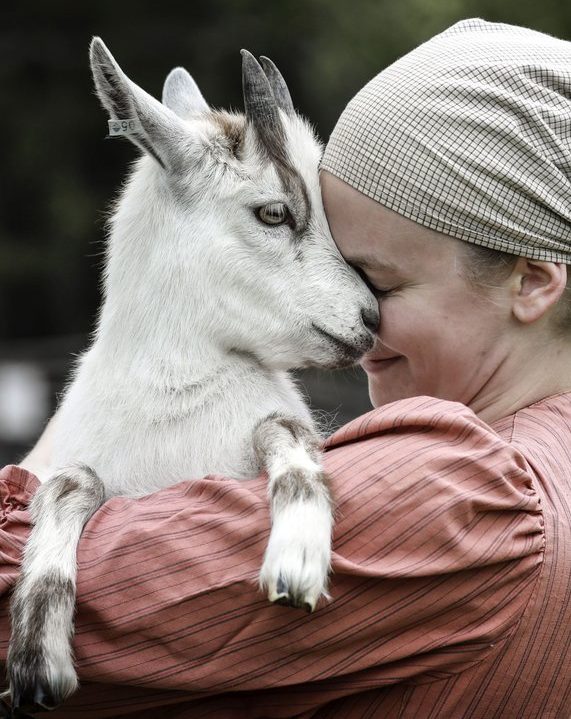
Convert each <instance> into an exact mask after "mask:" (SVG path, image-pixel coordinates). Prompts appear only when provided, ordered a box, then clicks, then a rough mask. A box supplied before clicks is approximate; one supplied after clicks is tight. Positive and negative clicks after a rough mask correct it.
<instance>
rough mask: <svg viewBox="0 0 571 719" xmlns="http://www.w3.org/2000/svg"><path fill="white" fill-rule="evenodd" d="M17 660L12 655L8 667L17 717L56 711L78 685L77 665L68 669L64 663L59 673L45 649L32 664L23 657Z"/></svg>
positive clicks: (13, 713)
mask: <svg viewBox="0 0 571 719" xmlns="http://www.w3.org/2000/svg"><path fill="white" fill-rule="evenodd" d="M14 654H16V652H14ZM16 656H17V655H16ZM14 659H15V657H12V658H11V660H9V661H8V667H7V669H8V675H9V677H10V692H9V696H10V699H11V701H10V703H11V708H12V717H14V719H16V717H26V716H27V712H30V713H33V714H35V713H36V712H48V711H52V710H53V709H55V708H56V707H58V706H59V705H60V704H62V703H63V702H64V701H65V699H67V697H68V696H69V695H70V694H72V693H73V692H74V691H75V689H76V688H77V677H76V675H75V671H74V670H73V667H68V668H67V671H65V670H64V668H63V666H62V665H60V666H59V671H57V672H56V671H54V670H53V666H54V665H53V664H52V663H49V662H46V659H45V657H44V656H43V653H42V652H41V651H39V652H38V654H37V655H36V656H35V657H34V661H33V664H32V666H30V665H29V664H28V663H27V662H26V661H23V660H22V659H21V658H20V657H18V658H17V659H16V660H14ZM48 677H50V679H48Z"/></svg>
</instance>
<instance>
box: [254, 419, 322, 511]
mask: <svg viewBox="0 0 571 719" xmlns="http://www.w3.org/2000/svg"><path fill="white" fill-rule="evenodd" d="M253 440H254V451H255V453H256V457H257V459H258V461H259V463H260V465H261V466H265V465H266V462H267V459H268V455H269V454H270V453H271V452H275V451H276V449H277V450H278V451H283V452H287V450H288V449H293V448H294V447H302V448H303V449H304V450H305V451H306V452H307V454H308V456H309V457H310V459H311V460H313V461H314V462H316V463H318V462H319V460H320V454H319V450H320V443H319V438H318V437H317V436H316V434H315V432H314V431H313V429H311V427H308V426H307V425H306V424H305V423H304V422H302V421H301V420H298V419H296V418H294V417H288V416H286V415H281V414H280V413H279V412H274V413H273V414H271V415H269V416H268V417H266V418H265V419H263V420H262V421H261V422H260V423H259V424H258V426H257V427H256V429H255V431H254V438H253ZM269 493H270V498H271V500H272V504H273V505H274V507H275V505H276V504H278V505H281V506H284V505H287V504H290V503H292V502H296V501H310V500H312V499H316V498H317V497H322V498H325V499H326V500H327V501H328V502H331V501H332V497H331V489H330V481H329V477H328V476H327V474H325V472H323V471H322V470H321V469H319V470H317V471H315V472H312V471H310V470H307V469H303V468H301V467H295V466H294V467H291V468H290V469H287V470H286V471H285V472H284V473H283V474H281V475H279V476H277V477H272V478H271V481H270V487H269Z"/></svg>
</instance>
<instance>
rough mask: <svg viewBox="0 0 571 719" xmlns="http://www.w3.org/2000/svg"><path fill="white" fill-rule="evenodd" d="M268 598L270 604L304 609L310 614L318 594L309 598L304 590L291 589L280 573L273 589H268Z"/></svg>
mask: <svg viewBox="0 0 571 719" xmlns="http://www.w3.org/2000/svg"><path fill="white" fill-rule="evenodd" d="M268 599H269V600H270V602H272V604H279V605H280V606H282V607H295V608H296V609H304V610H305V611H306V612H307V613H308V614H311V612H313V610H314V609H315V605H316V604H317V599H318V596H317V597H315V596H314V597H312V598H311V600H310V599H309V598H308V597H307V595H306V594H305V592H303V591H301V592H296V591H294V590H291V589H290V588H289V585H288V583H287V581H286V580H284V579H283V577H282V576H281V575H280V576H279V577H278V580H277V582H276V586H275V589H272V588H270V589H269V592H268Z"/></svg>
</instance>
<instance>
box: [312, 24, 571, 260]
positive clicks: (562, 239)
mask: <svg viewBox="0 0 571 719" xmlns="http://www.w3.org/2000/svg"><path fill="white" fill-rule="evenodd" d="M322 167H323V169H325V170H328V171H329V172H331V173H332V174H333V175H336V176H337V177H338V178H340V179H341V180H344V181H345V182H347V183H348V184H349V185H351V186H352V187H354V188H355V189H357V190H359V191H360V192H362V193H363V194H364V195H367V196H368V197H371V198H373V199H374V200H376V201H377V202H380V203H381V204H382V205H384V206H385V207H388V208H389V209H391V210H394V211H395V212H398V213H399V214H401V215H404V216H405V217H408V218H409V219H410V220H414V221H415V222H418V223H419V224H421V225H424V226H425V227H429V228H430V229H432V230H437V231H439V232H443V233H444V234H447V235H450V236H452V237H456V238H457V239H459V240H465V241H466V242H473V243H475V244H478V245H483V246H485V247H489V248H492V249H494V250H502V251H503V252H509V253H511V254H515V255H519V256H522V257H530V258H533V259H536V260H551V261H553V262H566V263H568V264H571V200H570V198H571V42H566V41H564V40H558V39H557V38H554V37H550V36H549V35H544V34H543V33H540V32H535V31H533V30H528V29H526V28H522V27H514V26H512V25H505V24H502V23H489V22H485V21H484V20H480V19H477V18H476V19H471V20H463V21H462V22H459V23H456V24H455V25H453V26H452V27H450V28H448V30H445V31H444V32H443V33H441V34H440V35H436V36H435V37H433V38H432V39H430V40H428V42H425V43H424V44H423V45H421V46H420V47H418V48H416V49H415V50H413V51H412V52H410V53H408V54H407V55H405V56H404V57H402V58H400V59H399V60H397V62H395V63H393V64H392V65H391V66H390V67H388V68H386V69H385V70H383V72H381V73H380V74H379V75H377V76H376V77H375V78H373V79H372V80H371V81H370V82H369V83H368V84H367V85H365V87H364V88H363V89H362V90H360V92H358V93H357V95H356V96H355V97H354V98H353V99H352V100H351V102H350V103H349V104H348V105H347V107H346V108H345V110H344V111H343V113H342V114H341V117H340V118H339V120H338V122H337V125H336V127H335V129H334V130H333V133H332V135H331V138H330V140H329V142H328V144H327V148H326V150H325V155H324V157H323V162H322Z"/></svg>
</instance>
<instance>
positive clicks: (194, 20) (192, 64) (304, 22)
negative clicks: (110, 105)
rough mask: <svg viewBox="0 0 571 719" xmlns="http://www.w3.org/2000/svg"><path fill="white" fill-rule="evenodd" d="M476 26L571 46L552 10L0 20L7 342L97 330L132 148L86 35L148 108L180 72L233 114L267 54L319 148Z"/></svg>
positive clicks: (496, 0) (372, 2)
mask: <svg viewBox="0 0 571 719" xmlns="http://www.w3.org/2000/svg"><path fill="white" fill-rule="evenodd" d="M474 16H479V17H484V18H486V19H488V20H493V21H502V22H509V23H513V24H519V25H525V26H528V27H533V28H535V29H538V30H542V31H545V32H548V33H551V34H554V35H557V36H560V37H564V38H567V39H571V3H569V2H562V1H561V0H543V2H541V3H537V2H532V0H273V2H270V1H266V2H262V1H261V0H187V2H185V3H169V2H163V3H157V2H153V3H151V2H143V1H142V0H141V1H140V2H137V3H134V2H127V1H125V2H121V3H119V2H116V1H114V2H110V1H109V0H99V2H86V3H77V2H75V3H72V2H69V1H64V0H50V2H34V3H32V2H27V3H26V2H22V3H20V4H13V3H12V4H11V5H10V7H9V9H2V10H0V53H1V57H2V62H1V63H0V81H1V88H2V93H1V95H0V97H1V102H2V103H3V106H2V108H1V112H0V118H1V119H0V122H1V123H2V128H1V130H2V132H1V138H2V145H3V150H2V159H3V172H2V188H1V189H0V198H1V202H0V303H1V305H0V336H1V337H3V338H5V339H6V338H14V337H41V336H46V335H50V334H54V333H56V334H67V333H76V332H86V331H88V330H89V329H90V328H91V327H92V326H93V319H94V316H95V311H96V307H97V305H98V303H99V291H98V277H99V273H100V266H101V257H102V248H103V240H104V216H105V215H104V211H105V208H106V207H108V206H109V202H110V200H111V199H112V197H113V195H114V192H115V190H116V189H117V188H118V187H119V186H120V183H121V179H122V177H123V176H124V174H125V171H126V168H127V166H128V163H129V161H130V160H131V159H132V158H133V157H134V156H135V151H134V149H133V148H132V147H131V146H130V145H129V143H121V142H113V143H108V142H105V141H104V138H105V135H106V130H107V124H106V117H105V115H104V113H103V111H102V110H101V109H100V108H99V105H98V102H97V100H96V98H95V96H94V94H93V92H92V85H91V78H90V75H89V68H88V62H87V48H88V44H89V40H90V38H91V36H92V35H94V34H97V35H101V36H102V37H103V38H104V40H105V42H106V43H107V44H108V45H109V47H110V48H111V50H112V52H113V53H114V54H115V56H116V57H117V59H118V60H119V62H120V64H121V65H122V67H123V68H124V69H125V71H126V72H127V73H128V74H129V75H130V77H131V78H132V79H134V80H135V81H136V82H137V83H139V84H140V85H141V86H143V87H144V88H145V89H146V90H148V91H149V92H151V93H152V94H154V95H155V96H159V95H160V92H161V87H162V81H163V78H164V77H165V75H166V74H167V72H168V71H169V70H170V69H171V68H172V67H173V66H176V65H185V66H186V67H187V69H189V71H190V72H191V73H192V74H193V75H194V77H195V79H196V80H197V82H198V84H199V85H200V87H201V88H202V90H203V92H204V94H205V96H206V98H207V99H208V100H209V102H210V103H211V104H212V105H215V106H219V107H234V108H241V106H242V98H241V80H240V56H239V52H238V51H239V49H240V48H241V47H246V48H248V49H249V50H251V51H252V52H253V53H255V54H258V55H259V54H267V55H269V56H270V57H272V58H273V59H274V60H275V61H276V63H277V64H278V66H279V67H280V69H281V70H282V72H283V74H284V75H285V77H286V79H287V80H288V83H289V85H290V88H291V90H292V95H293V97H294V101H295V102H296V104H297V106H298V107H299V108H300V110H301V111H302V112H303V113H304V114H306V115H307V116H308V117H310V118H311V119H312V120H313V122H314V123H315V124H316V126H317V129H318V131H319V133H320V134H321V136H322V137H323V138H324V139H326V138H327V136H328V134H329V132H330V131H331V129H332V127H333V125H334V123H335V119H336V117H337V116H338V115H339V113H340V112H341V110H342V109H343V107H344V106H345V104H346V102H347V101H348V100H349V99H350V97H351V96H352V95H353V94H354V93H355V92H356V91H357V90H358V89H359V88H360V87H361V86H362V85H363V84H364V83H365V82H366V81H367V80H368V79H369V78H370V77H372V76H373V75H374V74H376V73H377V72H379V71H380V70H381V69H382V68H383V67H385V66H386V65H388V64H390V63H391V62H392V61H394V60H395V59H396V58H397V57H399V56H400V55H402V54H404V53H405V52H407V51H409V50H410V49H412V48H413V47H414V46H416V45H417V44H419V43H421V42H423V41H424V40H426V39H427V38H429V37H430V36H432V35H434V34H435V33H438V32H440V31H441V30H443V29H444V28H446V27H447V26H449V25H450V24H452V23H454V22H456V21H457V20H460V19H462V18H466V17H474Z"/></svg>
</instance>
